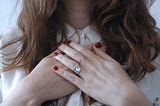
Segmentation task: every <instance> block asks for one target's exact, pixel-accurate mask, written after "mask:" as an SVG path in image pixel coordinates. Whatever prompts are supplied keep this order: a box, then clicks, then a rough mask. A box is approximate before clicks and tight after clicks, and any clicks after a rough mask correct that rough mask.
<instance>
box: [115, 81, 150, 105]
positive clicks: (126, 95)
mask: <svg viewBox="0 0 160 106" xmlns="http://www.w3.org/2000/svg"><path fill="white" fill-rule="evenodd" d="M115 106H116V105H115ZM117 106H151V104H150V103H149V101H148V100H147V98H146V97H145V96H144V94H143V93H142V91H141V90H140V89H139V88H138V87H137V86H136V84H135V83H131V84H130V85H129V86H128V88H126V89H124V91H123V93H122V95H121V99H120V100H119V104H117Z"/></svg>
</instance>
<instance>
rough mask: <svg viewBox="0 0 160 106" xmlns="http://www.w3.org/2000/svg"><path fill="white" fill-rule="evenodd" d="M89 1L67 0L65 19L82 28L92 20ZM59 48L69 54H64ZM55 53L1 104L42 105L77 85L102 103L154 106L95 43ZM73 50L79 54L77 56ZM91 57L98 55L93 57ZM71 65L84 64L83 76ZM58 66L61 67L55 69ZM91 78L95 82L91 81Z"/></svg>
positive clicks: (64, 47)
mask: <svg viewBox="0 0 160 106" xmlns="http://www.w3.org/2000/svg"><path fill="white" fill-rule="evenodd" d="M90 2H91V1H90V0H67V2H66V3H65V5H66V11H67V14H68V15H67V20H66V21H67V22H68V23H69V24H71V25H72V26H73V27H74V28H76V29H83V28H84V27H85V26H86V25H88V24H89V23H90V20H89V14H88V12H86V11H85V10H89V9H88V7H90ZM84 11H85V12H84ZM77 20H78V21H77ZM71 47H72V48H71ZM81 50H83V52H82V51H81ZM91 50H92V51H91ZM60 51H63V52H65V53H66V55H62V54H61V52H60ZM71 51H73V52H72V53H71ZM54 52H55V51H54ZM56 52H58V53H59V54H58V55H57V56H55V57H53V55H52V54H53V53H51V55H49V56H47V57H45V58H44V59H42V60H41V62H40V63H39V64H38V65H37V66H36V67H35V68H34V69H33V70H32V73H30V74H29V75H28V76H27V77H26V78H24V79H23V80H22V81H21V82H20V84H19V85H18V86H17V87H16V88H15V89H14V91H13V92H12V93H11V94H10V96H9V97H8V98H7V99H6V100H4V101H3V103H2V104H1V106H40V105H41V103H43V102H44V101H46V100H53V99H56V98H59V97H62V96H65V95H67V94H70V93H72V92H73V91H76V90H77V87H78V88H79V89H80V90H82V91H83V92H85V93H86V94H88V95H89V96H91V97H93V98H94V99H96V100H97V101H99V102H101V103H103V104H107V105H112V106H151V105H150V104H149V102H148V100H147V99H146V97H145V96H144V95H143V93H142V92H141V91H140V90H139V88H138V87H137V86H136V84H135V83H134V82H132V81H131V80H130V78H129V76H128V75H127V74H126V72H125V70H124V69H123V68H122V67H121V65H120V64H119V63H118V62H116V61H115V60H114V59H113V58H111V57H110V56H109V55H107V54H105V53H104V52H102V51H100V50H99V49H96V48H95V47H94V44H92V45H89V46H87V47H85V48H84V47H83V46H80V45H78V44H76V43H74V42H71V44H70V45H69V46H67V45H64V44H62V45H61V46H60V47H59V48H58V50H56ZM74 53H76V54H79V55H78V56H75V54H74ZM90 56H94V57H95V58H92V59H93V60H91V57H90ZM69 57H70V58H72V59H70V58H69ZM83 57H86V60H85V61H86V62H85V64H83V62H82V61H84V58H83ZM60 59H62V60H60ZM94 59H95V60H94ZM64 60H65V61H64ZM80 61H81V62H80ZM72 64H80V65H81V68H82V71H81V73H80V77H78V76H76V75H75V74H74V73H72V71H71V70H72V69H73V67H71V66H72ZM55 65H56V66H58V67H59V70H57V71H54V70H53V67H54V66H55ZM93 80H94V81H93ZM91 81H92V82H93V83H90V82H91ZM64 88H66V89H65V90H64ZM99 89H101V90H99Z"/></svg>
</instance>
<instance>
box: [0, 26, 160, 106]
mask: <svg viewBox="0 0 160 106" xmlns="http://www.w3.org/2000/svg"><path fill="white" fill-rule="evenodd" d="M67 28H68V38H69V39H71V40H73V41H76V40H77V39H78V36H80V43H81V44H82V45H87V44H90V43H93V42H98V41H100V40H101V38H100V36H99V34H98V33H97V32H96V30H95V29H94V28H92V27H91V26H87V27H86V28H84V29H83V30H78V33H79V34H78V35H77V33H75V32H76V30H74V29H73V28H72V27H71V26H69V25H67ZM18 33H19V34H18ZM20 33H21V32H20V31H19V30H18V29H17V28H16V29H15V30H14V31H9V33H6V34H4V37H2V45H3V44H5V43H6V42H8V41H10V40H11V39H13V38H16V36H12V37H11V36H10V35H11V34H12V35H20ZM76 42H78V40H77V41H76ZM16 47H17V45H13V46H12V47H11V48H7V50H6V51H5V52H6V53H7V52H8V50H13V49H16ZM3 52H4V51H3ZM3 61H5V60H3ZM159 62H160V58H158V59H157V63H158V64H160V63H159ZM25 76H26V73H25V71H24V69H16V70H14V71H9V72H3V73H1V80H0V85H1V87H0V88H1V89H0V96H1V97H0V98H1V99H2V100H4V99H5V98H6V97H7V96H9V94H10V92H11V91H12V89H14V87H16V85H17V84H18V83H19V82H20V81H21V80H22V79H23V78H24V77H25ZM158 81H160V66H159V65H158V68H157V69H156V71H155V72H152V73H149V74H147V75H146V76H145V77H144V78H143V79H142V80H141V81H140V82H138V86H139V87H140V88H141V90H142V91H143V92H144V94H145V95H146V96H147V98H148V99H149V101H150V102H151V103H154V104H157V105H154V106H158V104H160V100H159V99H160V84H159V83H158ZM2 100H1V101H2ZM82 104H83V101H82V98H81V91H77V92H75V93H73V94H72V96H71V98H70V99H69V102H68V105H67V106H83V105H82ZM97 105H98V104H97V103H95V105H92V106H97ZM99 106H100V105H99Z"/></svg>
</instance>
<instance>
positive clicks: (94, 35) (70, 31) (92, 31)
mask: <svg viewBox="0 0 160 106" xmlns="http://www.w3.org/2000/svg"><path fill="white" fill-rule="evenodd" d="M66 26H67V38H71V37H72V36H74V35H75V34H76V33H77V32H78V33H80V35H85V36H86V37H87V38H89V40H91V41H92V42H99V41H100V40H101V37H100V34H99V32H98V30H97V29H96V28H95V27H93V26H92V25H88V26H86V27H85V28H83V29H82V30H76V29H75V28H73V27H72V26H70V25H69V24H67V23H66Z"/></svg>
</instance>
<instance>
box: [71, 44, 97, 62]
mask: <svg viewBox="0 0 160 106" xmlns="http://www.w3.org/2000/svg"><path fill="white" fill-rule="evenodd" d="M69 46H71V47H72V48H73V49H75V50H77V51H78V52H80V53H81V54H82V55H84V56H85V57H87V59H89V60H90V61H92V62H95V61H96V62H97V59H99V57H98V56H97V55H95V54H94V53H93V52H92V51H91V50H89V49H87V48H85V47H84V46H81V45H79V44H77V43H74V42H71V43H70V44H69ZM92 48H93V47H92Z"/></svg>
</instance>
